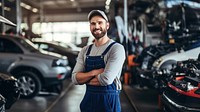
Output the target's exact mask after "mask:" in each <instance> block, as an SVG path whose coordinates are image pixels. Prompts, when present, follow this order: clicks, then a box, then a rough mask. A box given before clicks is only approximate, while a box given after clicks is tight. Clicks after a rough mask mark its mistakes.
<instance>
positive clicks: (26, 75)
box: [15, 71, 41, 99]
mask: <svg viewBox="0 0 200 112" xmlns="http://www.w3.org/2000/svg"><path fill="white" fill-rule="evenodd" d="M15 77H16V78H17V80H18V82H19V89H20V93H21V95H20V96H21V98H24V99H30V98H33V97H35V96H36V95H37V94H38V93H39V91H40V90H41V82H40V80H39V78H38V77H37V76H36V74H35V73H33V72H30V71H22V72H19V73H18V74H16V76H15Z"/></svg>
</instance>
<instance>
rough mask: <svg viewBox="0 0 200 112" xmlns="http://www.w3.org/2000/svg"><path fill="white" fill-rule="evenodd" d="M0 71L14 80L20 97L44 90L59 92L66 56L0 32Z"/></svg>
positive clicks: (67, 70) (66, 68)
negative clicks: (14, 78) (17, 83)
mask: <svg viewBox="0 0 200 112" xmlns="http://www.w3.org/2000/svg"><path fill="white" fill-rule="evenodd" d="M0 72H2V73H8V74H11V75H13V76H14V77H16V78H17V79H18V81H19V86H20V92H21V97H22V98H33V97H34V96H36V95H37V94H38V93H39V92H40V91H41V90H44V89H45V90H53V91H56V92H61V90H62V81H63V80H64V79H65V78H66V77H67V76H70V74H71V67H69V66H68V60H67V57H65V56H61V55H58V54H55V53H51V54H49V53H48V52H46V51H40V50H38V49H37V48H35V47H34V44H33V43H31V42H30V41H29V40H28V39H24V38H21V37H17V36H9V35H0Z"/></svg>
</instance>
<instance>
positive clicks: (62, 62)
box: [52, 59, 68, 67]
mask: <svg viewBox="0 0 200 112" xmlns="http://www.w3.org/2000/svg"><path fill="white" fill-rule="evenodd" d="M67 65H68V60H66V59H55V60H53V62H52V66H53V67H55V66H67Z"/></svg>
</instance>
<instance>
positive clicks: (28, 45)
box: [16, 38, 38, 51]
mask: <svg viewBox="0 0 200 112" xmlns="http://www.w3.org/2000/svg"><path fill="white" fill-rule="evenodd" d="M16 40H17V41H18V42H19V43H20V44H21V45H22V46H24V47H25V48H27V49H29V50H30V51H38V49H37V48H36V47H35V45H34V44H33V43H32V42H31V41H30V40H28V39H20V38H16Z"/></svg>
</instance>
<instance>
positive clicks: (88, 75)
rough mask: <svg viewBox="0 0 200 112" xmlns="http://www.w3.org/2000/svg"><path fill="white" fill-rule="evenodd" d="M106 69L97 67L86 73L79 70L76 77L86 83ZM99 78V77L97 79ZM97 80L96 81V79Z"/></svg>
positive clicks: (79, 81) (80, 81)
mask: <svg viewBox="0 0 200 112" xmlns="http://www.w3.org/2000/svg"><path fill="white" fill-rule="evenodd" d="M103 71H104V69H103V68H101V69H95V70H92V71H90V72H87V73H84V72H79V73H77V75H76V79H77V81H78V83H79V84H85V83H88V82H90V81H91V80H92V79H93V78H95V77H97V75H99V74H100V73H103ZM97 80H98V79H97ZM95 82H96V81H95Z"/></svg>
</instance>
